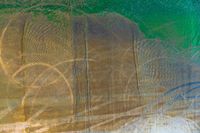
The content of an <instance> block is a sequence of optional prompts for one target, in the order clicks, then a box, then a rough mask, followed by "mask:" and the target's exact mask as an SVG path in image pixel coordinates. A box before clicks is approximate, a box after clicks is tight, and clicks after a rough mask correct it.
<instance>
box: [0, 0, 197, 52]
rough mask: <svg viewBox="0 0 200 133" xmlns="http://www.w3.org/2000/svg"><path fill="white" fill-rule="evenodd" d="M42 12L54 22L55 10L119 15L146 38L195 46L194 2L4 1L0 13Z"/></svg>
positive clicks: (128, 0) (166, 0)
mask: <svg viewBox="0 0 200 133" xmlns="http://www.w3.org/2000/svg"><path fill="white" fill-rule="evenodd" d="M20 11H24V12H33V13H34V14H37V13H43V14H45V15H46V16H47V17H48V18H49V19H50V20H52V21H56V15H55V14H56V13H55V12H57V11H61V12H67V13H72V14H73V15H82V14H93V13H98V14H104V13H109V12H115V13H119V14H121V15H122V16H124V17H127V18H128V19H130V20H131V21H133V22H136V23H137V24H138V25H139V27H140V29H141V30H142V31H143V32H144V34H145V35H146V37H147V38H159V39H161V40H165V41H169V42H171V43H172V44H173V45H174V46H175V47H176V48H177V49H180V50H182V49H186V48H190V47H196V46H199V45H200V44H199V39H200V33H199V29H200V27H199V23H200V17H199V16H200V14H199V11H200V3H199V2H198V1H197V0H32V1H30V0H4V2H1V3H0V12H1V13H14V12H20Z"/></svg>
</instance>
